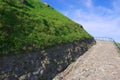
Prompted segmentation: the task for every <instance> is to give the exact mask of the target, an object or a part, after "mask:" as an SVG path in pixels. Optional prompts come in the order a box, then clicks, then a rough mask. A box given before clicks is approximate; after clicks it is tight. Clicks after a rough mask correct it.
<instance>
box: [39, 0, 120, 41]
mask: <svg viewBox="0 0 120 80" xmlns="http://www.w3.org/2000/svg"><path fill="white" fill-rule="evenodd" d="M41 1H43V2H46V3H48V4H49V5H50V6H52V7H53V8H54V9H56V10H57V11H59V12H61V13H62V14H64V15H66V16H67V17H69V18H70V19H72V20H73V21H75V22H77V23H79V24H81V25H82V26H83V27H84V29H85V30H86V31H87V32H88V33H90V34H91V35H92V36H94V37H110V38H113V39H114V40H115V41H117V42H120V0H41Z"/></svg>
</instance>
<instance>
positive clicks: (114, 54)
mask: <svg viewBox="0 0 120 80" xmlns="http://www.w3.org/2000/svg"><path fill="white" fill-rule="evenodd" d="M53 80H120V54H119V53H118V51H117V49H116V46H115V45H114V44H113V43H112V42H109V41H97V43H96V45H94V46H93V47H92V48H91V49H89V50H88V51H87V52H86V53H85V54H84V55H83V56H81V57H79V58H78V59H77V60H76V61H75V62H74V63H72V64H71V65H69V66H68V68H67V69H66V70H65V71H63V72H62V73H60V74H59V75H58V76H56V77H55V78H54V79H53Z"/></svg>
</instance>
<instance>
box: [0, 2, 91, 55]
mask: <svg viewBox="0 0 120 80" xmlns="http://www.w3.org/2000/svg"><path fill="white" fill-rule="evenodd" d="M21 1H22V0H21ZM21 1H20V0H0V55H13V54H20V53H23V52H31V51H35V50H38V49H45V48H48V47H51V46H55V45H60V44H65V43H71V42H74V41H79V40H86V39H90V38H92V36H91V35H89V34H88V33H87V32H86V31H85V30H84V29H83V27H82V26H81V25H80V24H78V23H75V22H74V21H72V20H70V19H69V18H67V17H66V16H64V15H63V14H61V13H60V12H58V11H57V10H55V9H54V8H52V7H51V6H50V5H47V4H45V3H43V2H41V1H39V0H25V1H24V0H23V1H24V2H21Z"/></svg>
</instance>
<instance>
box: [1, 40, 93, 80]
mask: <svg viewBox="0 0 120 80" xmlns="http://www.w3.org/2000/svg"><path fill="white" fill-rule="evenodd" d="M94 43H95V41H94V39H89V40H83V41H78V42H74V43H70V44H65V45H59V46H55V47H51V48H49V49H45V50H42V51H36V52H32V53H26V54H22V55H18V56H9V57H8V56H7V57H5V56H4V57H2V58H1V59H0V80H52V78H53V77H55V75H56V74H58V73H59V72H61V71H63V70H64V69H65V68H66V67H67V66H68V65H69V64H70V63H71V62H73V61H75V60H76V59H77V58H78V57H79V56H80V55H82V54H83V53H84V52H85V51H87V50H88V48H89V46H90V45H91V44H94Z"/></svg>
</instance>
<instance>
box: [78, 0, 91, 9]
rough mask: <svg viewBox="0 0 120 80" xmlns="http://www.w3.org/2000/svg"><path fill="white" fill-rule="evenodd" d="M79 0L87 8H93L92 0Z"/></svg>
mask: <svg viewBox="0 0 120 80" xmlns="http://www.w3.org/2000/svg"><path fill="white" fill-rule="evenodd" d="M78 1H79V2H80V3H82V4H83V5H85V6H86V7H87V8H91V7H92V5H93V3H92V0H78Z"/></svg>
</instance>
